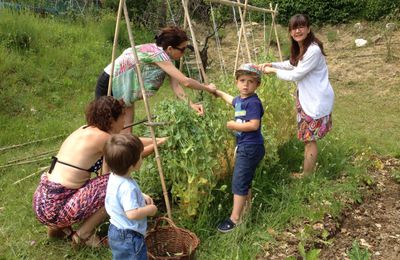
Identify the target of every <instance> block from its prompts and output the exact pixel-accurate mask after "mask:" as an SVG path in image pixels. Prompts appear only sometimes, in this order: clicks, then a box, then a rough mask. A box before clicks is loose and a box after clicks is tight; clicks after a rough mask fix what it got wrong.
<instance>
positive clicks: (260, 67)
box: [258, 63, 272, 71]
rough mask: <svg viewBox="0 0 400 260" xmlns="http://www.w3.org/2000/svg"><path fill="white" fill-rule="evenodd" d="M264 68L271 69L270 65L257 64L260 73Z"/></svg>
mask: <svg viewBox="0 0 400 260" xmlns="http://www.w3.org/2000/svg"><path fill="white" fill-rule="evenodd" d="M266 67H272V63H262V64H258V69H259V70H261V71H264V68H266Z"/></svg>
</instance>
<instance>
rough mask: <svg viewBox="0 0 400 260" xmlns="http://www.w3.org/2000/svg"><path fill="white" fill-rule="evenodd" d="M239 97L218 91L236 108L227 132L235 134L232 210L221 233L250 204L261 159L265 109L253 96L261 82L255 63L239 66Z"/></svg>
mask: <svg viewBox="0 0 400 260" xmlns="http://www.w3.org/2000/svg"><path fill="white" fill-rule="evenodd" d="M235 76H236V85H237V87H238V89H239V96H237V97H235V98H234V97H232V96H231V95H229V94H227V93H225V92H223V91H220V90H217V95H218V96H219V97H221V98H222V99H224V100H225V101H226V102H227V103H228V104H231V105H233V107H234V108H235V120H234V121H233V120H231V121H228V122H227V124H226V126H227V128H228V129H230V130H233V131H235V134H236V143H237V148H236V161H235V167H234V171H233V177H232V193H233V209H232V213H231V216H230V217H229V218H227V219H226V220H224V221H223V222H222V223H220V224H219V225H218V230H219V231H221V232H224V233H226V232H229V231H231V230H233V229H234V228H235V227H236V225H237V224H238V223H239V221H240V217H241V216H242V213H243V209H244V207H245V205H246V203H247V204H249V203H250V201H251V189H250V188H251V182H252V180H253V177H254V173H255V171H256V168H257V165H258V163H259V162H260V161H261V159H262V158H263V157H264V154H265V148H264V138H263V136H262V134H261V118H262V116H263V114H264V109H263V107H262V104H261V100H260V99H259V98H258V96H257V94H256V93H255V91H256V89H257V88H258V86H260V83H261V72H260V71H259V70H258V68H257V66H256V65H254V64H250V63H246V64H242V65H241V66H240V67H239V68H238V69H237V70H236V73H235Z"/></svg>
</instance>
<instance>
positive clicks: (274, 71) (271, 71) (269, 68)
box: [263, 67, 276, 74]
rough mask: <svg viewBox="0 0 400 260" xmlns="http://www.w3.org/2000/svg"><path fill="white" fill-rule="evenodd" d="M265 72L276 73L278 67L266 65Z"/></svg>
mask: <svg viewBox="0 0 400 260" xmlns="http://www.w3.org/2000/svg"><path fill="white" fill-rule="evenodd" d="M263 72H264V73H265V74H271V73H276V69H275V68H271V67H264V69H263Z"/></svg>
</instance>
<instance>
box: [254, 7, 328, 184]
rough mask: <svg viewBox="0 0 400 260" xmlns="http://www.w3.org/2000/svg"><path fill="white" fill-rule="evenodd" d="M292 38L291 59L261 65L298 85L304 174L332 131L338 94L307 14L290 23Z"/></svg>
mask: <svg viewBox="0 0 400 260" xmlns="http://www.w3.org/2000/svg"><path fill="white" fill-rule="evenodd" d="M289 33H290V36H291V37H290V38H291V43H292V44H291V48H290V52H291V53H290V60H287V61H284V62H273V63H265V64H261V65H260V69H261V70H262V71H264V73H276V76H277V77H278V78H279V79H282V80H287V81H294V82H296V84H297V100H296V108H297V125H298V132H297V137H298V139H299V140H300V141H303V142H304V145H305V146H304V164H303V173H295V174H293V175H292V177H295V178H301V177H303V176H304V175H308V174H310V173H312V172H313V170H314V168H315V164H316V161H317V155H318V147H317V142H316V141H317V140H318V139H321V138H323V137H324V136H325V135H326V134H327V133H328V132H329V131H330V130H331V128H332V109H333V102H334V93H333V89H332V86H331V84H330V82H329V78H328V68H327V65H326V60H325V52H324V48H323V44H322V42H321V41H320V40H319V39H318V38H316V37H315V35H314V33H313V32H312V31H311V28H310V20H309V18H308V17H307V16H306V15H303V14H296V15H294V16H293V17H292V18H291V19H290V21H289Z"/></svg>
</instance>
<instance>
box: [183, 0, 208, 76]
mask: <svg viewBox="0 0 400 260" xmlns="http://www.w3.org/2000/svg"><path fill="white" fill-rule="evenodd" d="M186 1H187V0H182V5H183V10H184V12H185V19H186V20H187V24H188V25H189V30H190V34H191V35H192V41H193V47H194V53H195V56H196V62H197V64H203V63H202V61H201V58H200V52H199V46H198V45H197V41H196V36H195V34H194V30H193V27H192V22H191V21H190V16H189V11H188V8H187V5H186ZM199 69H200V73H201V76H202V77H203V82H204V83H206V84H207V83H208V78H207V75H206V72H205V71H204V67H203V66H200V68H199Z"/></svg>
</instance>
